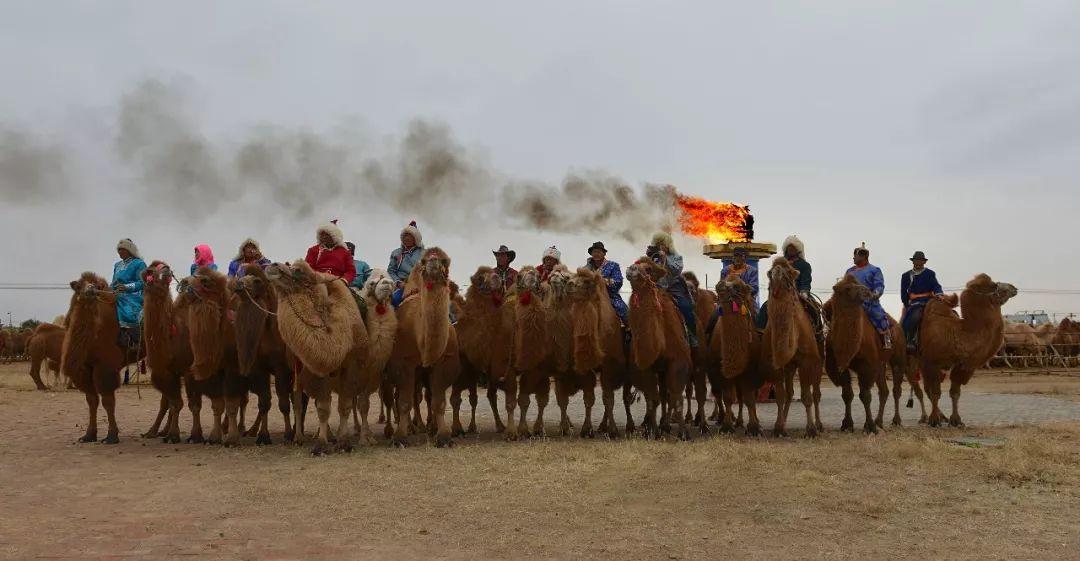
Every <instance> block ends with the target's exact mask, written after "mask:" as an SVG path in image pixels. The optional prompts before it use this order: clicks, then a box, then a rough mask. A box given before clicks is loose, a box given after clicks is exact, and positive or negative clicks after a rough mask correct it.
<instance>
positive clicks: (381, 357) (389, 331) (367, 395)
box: [353, 269, 398, 446]
mask: <svg viewBox="0 0 1080 561" xmlns="http://www.w3.org/2000/svg"><path fill="white" fill-rule="evenodd" d="M393 295H394V281H393V279H391V278H390V276H389V275H388V274H386V271H384V270H382V269H375V270H374V271H372V274H371V276H370V277H369V278H368V280H367V282H365V283H364V288H363V296H364V300H365V301H366V302H367V306H368V309H367V317H366V318H364V325H365V327H366V329H367V333H368V356H367V360H366V361H365V362H364V364H363V366H362V368H361V369H360V379H359V380H358V381H357V393H356V406H355V407H354V408H353V415H354V418H353V425H354V428H355V429H356V430H357V431H358V434H359V438H360V443H361V444H365V445H368V446H370V445H373V444H375V436H374V435H373V434H372V432H371V427H370V426H369V425H368V418H367V417H368V410H369V409H370V408H371V395H372V394H373V393H376V392H378V391H379V390H380V388H381V387H382V382H383V375H384V373H385V372H386V364H387V363H388V362H389V361H390V356H391V355H392V354H393V352H394V341H395V340H396V339H397V328H398V322H397V314H396V312H395V310H394V307H393V306H392V305H391V303H390V300H391V298H392V297H393ZM358 412H359V420H357V417H356V415H357V413H358Z"/></svg>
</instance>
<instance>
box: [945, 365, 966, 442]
mask: <svg viewBox="0 0 1080 561" xmlns="http://www.w3.org/2000/svg"><path fill="white" fill-rule="evenodd" d="M958 371H959V369H958V368H954V369H953V371H952V375H951V376H949V399H950V400H952V415H950V416H949V426H950V427H959V428H963V427H964V421H962V420H960V387H961V386H963V384H961V383H960V380H966V379H967V376H961V375H958Z"/></svg>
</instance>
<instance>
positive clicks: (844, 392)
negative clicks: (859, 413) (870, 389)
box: [840, 370, 855, 432]
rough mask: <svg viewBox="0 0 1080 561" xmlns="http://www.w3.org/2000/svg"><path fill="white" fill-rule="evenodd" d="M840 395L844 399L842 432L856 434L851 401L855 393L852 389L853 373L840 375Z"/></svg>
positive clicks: (848, 372)
mask: <svg viewBox="0 0 1080 561" xmlns="http://www.w3.org/2000/svg"><path fill="white" fill-rule="evenodd" d="M840 395H841V396H842V397H843V398H844V420H843V421H842V422H841V423H840V431H841V432H854V431H855V419H853V418H852V417H851V401H852V400H853V399H855V392H854V391H852V389H851V371H850V370H849V371H847V372H844V373H843V374H841V375H840Z"/></svg>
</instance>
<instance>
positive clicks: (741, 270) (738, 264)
mask: <svg viewBox="0 0 1080 561" xmlns="http://www.w3.org/2000/svg"><path fill="white" fill-rule="evenodd" d="M747 255H748V252H747V250H746V248H745V247H741V246H739V247H736V248H735V249H734V250H733V251H732V256H731V264H730V265H724V268H723V269H721V270H720V278H721V279H725V280H726V279H728V278H731V277H732V276H735V277H738V278H739V279H741V280H742V281H743V282H745V283H746V284H747V285H748V286H749V287H750V296H751V297H752V298H753V303H754V309H752V310H750V314H751V317H757V314H758V309H757V308H758V288H759V283H758V270H757V267H755V266H753V265H751V264H749V263H747V262H746V257H747ZM722 315H724V307H723V306H717V307H716V311H715V312H713V314H712V317H710V318H709V325H707V326H706V327H705V333H706V336H708V335H710V334H711V333H712V332H713V329H715V328H716V322H718V321H720V316H722Z"/></svg>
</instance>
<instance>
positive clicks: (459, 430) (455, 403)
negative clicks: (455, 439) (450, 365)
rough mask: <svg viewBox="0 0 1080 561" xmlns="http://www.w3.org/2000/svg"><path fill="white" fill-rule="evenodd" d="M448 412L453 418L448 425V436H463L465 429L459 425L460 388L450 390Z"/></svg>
mask: <svg viewBox="0 0 1080 561" xmlns="http://www.w3.org/2000/svg"><path fill="white" fill-rule="evenodd" d="M450 410H451V411H452V412H453V416H454V420H453V421H452V422H451V424H450V425H451V428H450V436H464V435H465V427H463V426H462V425H461V388H457V387H454V388H450Z"/></svg>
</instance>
